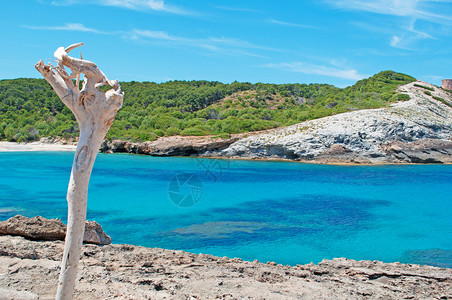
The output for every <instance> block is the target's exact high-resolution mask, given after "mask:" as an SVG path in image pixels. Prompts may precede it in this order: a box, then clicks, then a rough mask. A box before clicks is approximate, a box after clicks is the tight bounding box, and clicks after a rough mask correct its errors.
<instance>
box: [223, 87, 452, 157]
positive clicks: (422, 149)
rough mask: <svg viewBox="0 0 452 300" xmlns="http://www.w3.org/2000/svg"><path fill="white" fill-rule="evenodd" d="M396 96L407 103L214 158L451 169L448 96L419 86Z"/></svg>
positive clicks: (308, 126)
mask: <svg viewBox="0 0 452 300" xmlns="http://www.w3.org/2000/svg"><path fill="white" fill-rule="evenodd" d="M398 91H399V92H400V93H403V94H407V95H409V96H410V100H408V101H403V102H397V103H395V104H392V105H390V106H389V107H385V108H379V109H368V110H359V111H353V112H348V113H343V114H338V115H334V116H329V117H325V118H321V119H316V120H311V121H307V122H303V123H299V124H296V125H292V126H289V127H285V128H279V129H275V130H271V131H268V132H266V133H264V134H259V135H255V136H252V137H249V138H245V139H241V140H239V141H237V142H236V143H234V144H232V145H231V146H229V147H228V148H227V149H225V150H222V151H221V152H219V153H218V155H220V156H225V157H242V158H243V157H247V158H283V159H294V160H302V161H312V162H319V163H451V162H452V140H451V137H452V98H451V94H450V93H449V92H447V91H444V90H442V89H440V88H438V87H436V86H433V85H431V84H428V83H425V82H421V81H417V82H413V83H409V84H406V85H403V86H401V87H399V89H398Z"/></svg>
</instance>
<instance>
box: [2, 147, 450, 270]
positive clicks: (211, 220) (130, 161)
mask: <svg viewBox="0 0 452 300" xmlns="http://www.w3.org/2000/svg"><path fill="white" fill-rule="evenodd" d="M72 158H73V153H64V152H16V153H0V220H6V219H8V218H9V217H11V216H13V215H15V214H19V213H20V214H22V215H25V216H29V217H32V216H35V215H42V216H45V217H47V218H61V219H63V221H66V220H65V219H66V214H67V205H66V200H65V196H66V189H67V184H68V180H69V174H70V170H71V165H72ZM451 192H452V165H400V166H392V165H387V166H329V165H312V164H302V163H292V162H271V161H269V162H265V161H244V160H219V159H200V158H181V157H149V156H138V155H121V154H114V155H104V154H99V155H98V158H97V161H96V164H95V166H94V170H93V173H92V177H91V183H90V187H89V199H88V219H90V220H93V219H94V220H96V221H97V222H99V223H100V224H101V225H102V226H103V228H104V230H105V231H106V232H107V234H109V235H110V236H111V237H112V239H113V242H114V243H129V244H135V245H142V246H146V247H162V248H168V249H180V250H185V251H189V252H195V253H207V254H213V255H217V256H228V257H240V258H242V259H245V260H254V259H258V260H259V261H262V262H266V261H275V262H277V263H282V264H290V265H295V264H304V263H309V262H314V263H318V262H319V261H321V260H322V259H324V258H326V259H331V258H334V257H347V258H351V259H357V260H362V259H369V260H382V261H384V262H394V261H400V262H405V263H420V264H429V265H435V266H441V267H452V218H451V214H452V195H451Z"/></svg>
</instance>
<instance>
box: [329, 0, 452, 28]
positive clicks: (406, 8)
mask: <svg viewBox="0 0 452 300" xmlns="http://www.w3.org/2000/svg"><path fill="white" fill-rule="evenodd" d="M326 2H327V3H330V4H331V5H333V6H336V7H338V8H343V9H348V10H358V11H367V12H371V13H376V14H383V15H392V16H400V17H410V18H415V19H423V20H427V21H430V22H434V23H440V24H443V23H448V24H452V16H451V15H448V14H444V13H441V11H440V12H432V11H428V10H427V9H426V7H427V6H429V5H428V4H429V3H432V2H433V3H435V2H437V3H451V2H450V1H447V0H446V1H438V0H436V1H435V0H326ZM430 8H432V7H431V5H430ZM433 9H435V7H433ZM436 10H438V11H439V10H440V8H436Z"/></svg>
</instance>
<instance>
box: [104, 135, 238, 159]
mask: <svg viewBox="0 0 452 300" xmlns="http://www.w3.org/2000/svg"><path fill="white" fill-rule="evenodd" d="M238 140H239V138H238V137H233V138H229V139H221V138H212V137H195V136H170V137H161V138H159V139H157V140H155V141H153V142H143V143H134V142H130V141H122V140H113V141H104V142H103V143H102V146H101V148H100V151H101V152H106V153H115V152H126V153H134V154H147V155H153V156H190V155H202V154H205V153H210V152H217V151H221V150H223V149H226V148H227V147H229V145H231V144H232V143H234V142H236V141H238Z"/></svg>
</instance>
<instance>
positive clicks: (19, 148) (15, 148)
mask: <svg viewBox="0 0 452 300" xmlns="http://www.w3.org/2000/svg"><path fill="white" fill-rule="evenodd" d="M76 148H77V146H75V145H63V144H61V143H43V142H32V143H14V142H0V152H39V151H62V152H75V149H76Z"/></svg>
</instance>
